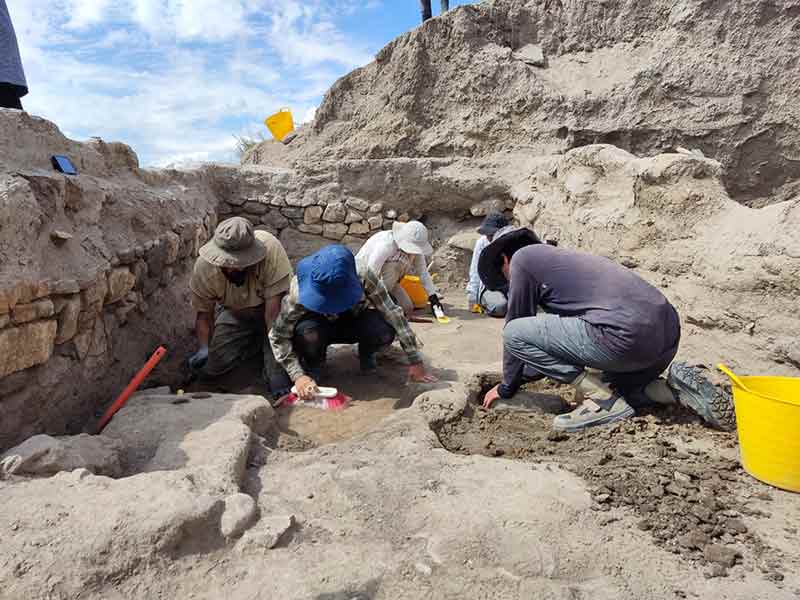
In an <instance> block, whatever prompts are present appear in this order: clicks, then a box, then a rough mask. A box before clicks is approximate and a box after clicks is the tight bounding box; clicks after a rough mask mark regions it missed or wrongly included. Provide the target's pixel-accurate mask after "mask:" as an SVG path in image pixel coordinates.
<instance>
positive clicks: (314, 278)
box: [269, 244, 436, 400]
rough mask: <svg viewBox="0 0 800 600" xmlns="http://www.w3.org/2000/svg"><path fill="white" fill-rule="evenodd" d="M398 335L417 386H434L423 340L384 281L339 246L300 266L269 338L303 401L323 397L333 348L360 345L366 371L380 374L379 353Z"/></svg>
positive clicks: (409, 372)
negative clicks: (328, 357) (327, 357)
mask: <svg viewBox="0 0 800 600" xmlns="http://www.w3.org/2000/svg"><path fill="white" fill-rule="evenodd" d="M395 336H396V337H397V338H398V339H399V341H400V345H401V346H402V347H403V350H404V351H405V353H406V356H407V358H408V362H409V365H410V366H409V368H408V376H409V379H410V380H411V381H416V382H424V383H432V382H434V381H436V378H435V377H433V376H432V375H430V374H429V373H428V372H427V371H426V369H425V366H424V364H423V362H422V356H421V355H420V352H419V349H418V344H417V338H416V336H415V335H414V332H413V331H412V330H411V326H410V325H409V322H408V320H407V319H406V317H405V314H404V313H403V309H402V308H400V307H399V306H397V304H395V303H394V302H393V301H392V299H391V297H390V296H389V292H388V291H387V290H386V286H384V285H383V283H382V282H381V280H380V277H379V276H378V275H377V274H376V273H375V272H374V271H372V270H371V269H370V268H369V267H367V266H366V264H364V263H363V262H362V263H360V264H358V266H356V260H355V257H354V256H353V253H352V252H351V251H350V250H349V249H348V248H346V247H345V246H342V245H339V244H333V245H330V246H326V247H325V248H322V249H321V250H319V251H318V252H317V253H315V254H313V255H311V256H309V257H307V258H304V259H303V260H301V261H300V262H299V263H298V265H297V275H296V276H295V277H294V278H293V279H292V282H291V286H290V288H289V294H288V295H287V296H285V297H284V298H283V302H282V304H281V311H280V314H279V315H278V318H277V319H276V321H275V324H274V326H273V328H272V330H271V331H270V333H269V338H270V342H271V343H272V350H273V353H274V354H275V358H276V359H277V361H278V362H279V363H280V364H281V365H283V367H284V368H285V369H286V372H287V373H288V374H289V377H290V378H291V380H292V381H293V382H294V384H295V388H296V390H297V395H298V396H299V397H300V399H301V400H310V399H312V398H313V397H314V395H315V394H316V393H317V392H318V390H319V388H318V386H317V384H318V382H319V381H320V376H321V370H322V367H323V364H324V362H325V354H326V351H327V348H328V346H329V345H330V344H358V356H359V363H360V367H361V372H362V373H365V374H371V373H374V372H375V371H376V369H377V363H376V357H375V355H376V353H377V352H378V350H380V349H381V348H384V347H386V346H388V345H389V344H391V343H392V342H393V341H394V339H395Z"/></svg>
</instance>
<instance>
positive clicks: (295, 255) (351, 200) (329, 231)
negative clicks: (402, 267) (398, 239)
mask: <svg viewBox="0 0 800 600" xmlns="http://www.w3.org/2000/svg"><path fill="white" fill-rule="evenodd" d="M209 173H210V175H211V177H212V178H213V179H214V180H215V182H216V183H215V185H216V186H217V192H218V195H219V197H220V204H219V207H218V215H219V219H220V220H223V219H226V218H229V217H232V216H241V217H245V218H247V219H249V220H250V221H251V222H252V223H253V224H254V225H255V226H256V227H257V228H259V229H264V230H266V231H269V232H270V233H272V234H274V235H275V236H277V237H278V238H279V239H280V240H281V242H282V243H283V244H284V246H285V247H286V249H287V252H288V253H289V255H290V257H291V258H292V259H293V260H295V261H296V260H298V259H300V258H303V257H304V256H306V255H308V254H310V253H312V252H314V251H315V250H317V249H318V248H320V247H322V246H324V245H325V244H331V243H337V242H338V243H342V244H345V245H348V246H350V247H352V248H353V249H357V248H358V247H360V246H361V244H363V242H364V241H365V240H366V239H367V238H368V237H369V236H370V235H372V234H374V233H376V232H378V231H381V230H383V229H391V227H392V224H393V223H394V222H395V221H409V220H410V219H411V218H412V213H411V212H402V213H401V212H400V211H398V210H397V209H394V208H389V207H387V206H384V203H382V202H370V201H368V200H365V199H363V198H358V197H354V196H347V195H346V194H343V193H342V191H341V190H340V189H338V186H336V185H334V184H332V182H326V183H325V184H324V185H322V186H320V187H317V186H315V183H318V181H315V180H314V179H313V178H312V179H309V178H308V177H306V176H305V174H303V173H298V172H296V171H293V170H290V169H277V168H271V167H263V166H249V167H244V168H242V169H231V168H226V167H220V166H212V167H209ZM419 214H420V213H419V212H418V211H413V215H414V216H419Z"/></svg>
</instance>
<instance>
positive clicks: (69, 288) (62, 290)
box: [50, 279, 81, 295]
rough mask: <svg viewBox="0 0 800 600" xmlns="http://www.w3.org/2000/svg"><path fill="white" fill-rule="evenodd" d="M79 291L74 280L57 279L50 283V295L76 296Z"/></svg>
mask: <svg viewBox="0 0 800 600" xmlns="http://www.w3.org/2000/svg"><path fill="white" fill-rule="evenodd" d="M80 291H81V288H80V286H79V285H78V282H77V280H75V279H58V280H56V281H51V282H50V293H52V294H54V295H60V294H64V295H66V294H77V293H78V292H80Z"/></svg>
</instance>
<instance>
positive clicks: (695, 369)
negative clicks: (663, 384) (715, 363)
mask: <svg viewBox="0 0 800 600" xmlns="http://www.w3.org/2000/svg"><path fill="white" fill-rule="evenodd" d="M713 377H714V373H713V371H711V370H710V369H709V368H708V367H706V366H705V365H690V364H688V363H685V362H676V363H672V364H671V365H670V367H669V371H668V373H667V383H668V384H669V386H670V387H671V388H672V389H673V390H674V391H675V392H676V395H677V397H678V403H679V404H682V405H683V406H685V407H686V408H688V409H690V410H692V411H693V412H695V413H697V414H698V415H700V417H701V418H702V419H703V420H704V421H705V422H706V423H708V424H709V425H710V426H711V427H715V428H717V429H721V430H723V431H734V430H735V429H736V412H735V411H734V408H733V398H732V397H731V393H730V392H729V391H728V390H727V389H726V388H723V387H722V386H720V385H715V384H714V382H713ZM720 380H722V378H720Z"/></svg>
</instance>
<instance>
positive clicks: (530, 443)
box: [227, 291, 800, 594]
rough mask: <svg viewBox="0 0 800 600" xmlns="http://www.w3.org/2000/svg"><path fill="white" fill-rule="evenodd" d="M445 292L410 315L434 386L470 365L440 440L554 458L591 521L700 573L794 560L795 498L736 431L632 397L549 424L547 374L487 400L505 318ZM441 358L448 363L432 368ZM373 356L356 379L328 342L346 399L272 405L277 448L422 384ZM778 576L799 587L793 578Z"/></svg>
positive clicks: (517, 456) (464, 449)
mask: <svg viewBox="0 0 800 600" xmlns="http://www.w3.org/2000/svg"><path fill="white" fill-rule="evenodd" d="M447 298H448V299H450V300H452V301H453V304H448V305H447V307H448V314H449V315H450V316H451V317H452V321H451V323H450V324H448V325H440V324H435V323H434V324H415V325H414V328H415V330H416V331H417V333H418V335H419V337H420V339H421V340H422V341H423V344H424V351H425V353H426V356H428V357H429V358H430V360H431V363H432V364H433V372H434V373H435V374H436V375H437V376H438V377H439V378H440V381H441V385H445V384H446V383H447V382H452V381H457V380H464V379H465V378H467V379H468V378H469V377H468V376H467V375H466V374H467V373H473V375H472V378H471V385H472V387H473V389H471V390H470V392H471V397H472V399H473V402H471V403H470V404H469V405H467V408H466V410H465V411H464V414H463V416H462V417H461V418H460V419H458V420H455V421H453V422H450V423H445V424H444V425H443V426H442V427H441V428H439V429H438V431H437V432H436V433H437V435H438V437H439V440H440V441H441V443H442V445H443V446H444V447H445V448H446V449H447V450H449V451H451V452H453V453H457V454H465V455H469V454H479V455H483V456H488V457H497V458H503V459H512V460H519V461H525V462H530V463H538V464H544V465H557V466H559V467H563V468H565V469H567V470H569V471H571V472H573V473H575V474H576V475H578V476H579V477H581V478H583V479H585V480H586V481H587V482H588V483H589V484H590V486H591V492H592V506H591V510H593V511H596V512H598V513H603V517H602V518H601V521H600V522H601V523H603V524H610V523H612V522H615V521H623V522H626V523H629V525H630V527H635V528H637V529H639V530H641V531H644V532H648V533H649V535H650V537H651V540H652V544H653V545H655V546H658V547H661V548H663V549H665V550H667V551H668V552H671V553H673V554H676V555H679V556H680V557H681V559H682V560H683V561H685V564H686V566H687V567H688V568H691V569H694V570H697V571H698V572H699V573H702V574H703V576H704V577H706V578H716V577H732V578H744V577H745V576H746V575H747V574H752V573H755V574H758V575H759V576H761V577H763V578H764V579H766V580H769V581H771V582H773V583H776V584H777V585H779V586H783V585H784V583H783V582H784V580H785V579H787V578H788V579H792V578H793V574H794V573H796V572H798V570H800V569H799V568H800V553H798V551H797V539H798V525H797V524H798V522H800V502H798V497H797V495H795V494H791V493H787V492H783V491H781V490H777V489H774V488H771V487H769V486H767V485H763V484H761V483H759V482H758V481H756V480H754V479H753V478H751V477H750V476H749V475H747V474H746V473H745V472H744V471H743V470H742V468H741V467H740V465H739V462H738V449H737V441H736V434H735V433H725V432H720V431H715V430H712V429H709V428H708V427H706V426H705V425H704V424H703V423H702V421H701V420H700V418H699V417H697V416H696V415H694V414H692V413H691V412H689V411H688V410H686V409H685V408H683V407H681V406H640V407H638V410H637V416H636V417H634V418H633V419H630V420H628V421H625V422H623V423H619V424H615V425H611V426H607V427H598V428H594V429H589V430H587V431H585V432H582V433H575V434H564V433H555V432H553V430H552V428H551V426H550V423H551V420H552V416H553V414H557V413H558V412H561V411H566V410H568V409H569V402H570V401H571V397H572V391H571V389H570V388H569V387H568V386H558V385H552V384H548V383H547V382H539V383H536V384H530V385H529V386H527V387H526V388H525V393H524V394H521V395H519V396H518V397H517V398H515V399H514V400H512V401H506V402H502V403H500V404H499V405H497V406H496V407H495V408H493V409H492V410H485V409H484V408H483V407H481V406H480V405H479V404H478V403H477V402H475V400H476V399H477V398H480V397H481V395H482V392H484V391H485V390H486V389H488V388H489V387H490V386H491V385H493V384H494V383H496V382H497V381H498V378H499V373H500V357H501V348H500V332H501V330H502V325H503V322H502V321H501V320H496V319H491V318H488V317H484V316H476V315H472V314H470V313H469V312H467V311H466V310H463V309H461V308H459V305H460V294H459V292H458V291H451V292H450V293H449V295H448V297H447ZM448 363H451V364H454V365H457V366H456V368H454V369H450V368H441V367H438V368H437V366H438V365H444V364H448ZM380 365H381V368H380V372H379V375H378V376H377V377H363V376H361V375H360V374H359V373H358V361H357V358H356V355H355V349H354V348H352V347H348V346H341V347H335V348H332V349H331V350H330V351H329V358H328V367H327V371H326V372H325V374H324V378H323V382H322V383H323V384H324V385H330V386H335V387H337V388H339V389H341V390H343V391H345V392H346V393H347V394H348V395H350V396H352V398H353V402H352V403H351V405H350V406H349V407H348V408H347V409H345V410H343V411H338V412H334V411H323V410H319V409H316V408H306V407H302V406H300V407H298V406H295V407H283V408H281V409H279V411H278V414H279V427H280V435H279V438H278V440H277V442H276V444H275V445H276V447H277V448H279V449H281V450H285V451H290V452H291V451H304V450H308V449H310V448H314V447H318V446H320V445H325V444H329V443H335V442H341V441H343V440H347V439H349V438H351V437H353V436H355V435H357V434H360V433H362V432H365V431H367V430H369V429H370V428H372V427H374V426H375V425H376V424H377V423H379V422H380V421H381V420H383V419H384V418H385V417H387V416H389V415H390V414H391V413H393V412H395V411H397V410H402V409H404V408H408V407H409V406H410V405H411V403H412V402H413V400H414V398H415V397H416V396H417V395H418V394H419V393H420V389H418V386H414V385H408V384H407V383H406V380H405V375H406V373H405V371H406V367H405V363H404V359H403V353H402V351H401V350H400V348H399V347H398V346H397V345H394V346H393V347H392V348H391V349H389V350H388V351H386V352H384V353H383V354H382V356H381V362H380ZM246 369H249V372H250V375H248V376H243V374H242V373H241V372H239V373H237V374H235V375H234V376H233V377H232V379H233V380H235V381H238V382H239V385H240V386H241V385H243V384H244V383H246V382H247V381H249V380H250V379H249V378H251V377H252V376H253V374H254V373H257V372H258V370H257V369H258V365H257V364H253V365H250V366H249V367H246ZM476 370H479V372H480V373H481V374H480V375H478V376H477V377H476V376H475V375H474V373H475V372H476ZM480 370H482V371H480ZM245 372H247V370H246V371H245ZM234 387H235V386H234ZM477 388H480V390H478V389H477ZM227 391H235V390H231V389H229V390H227ZM598 535H599V533H598ZM786 585H789V586H795V587H796V590H797V593H798V594H800V581H795V582H790V581H787V582H786ZM789 589H794V588H792V587H790V588H789Z"/></svg>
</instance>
